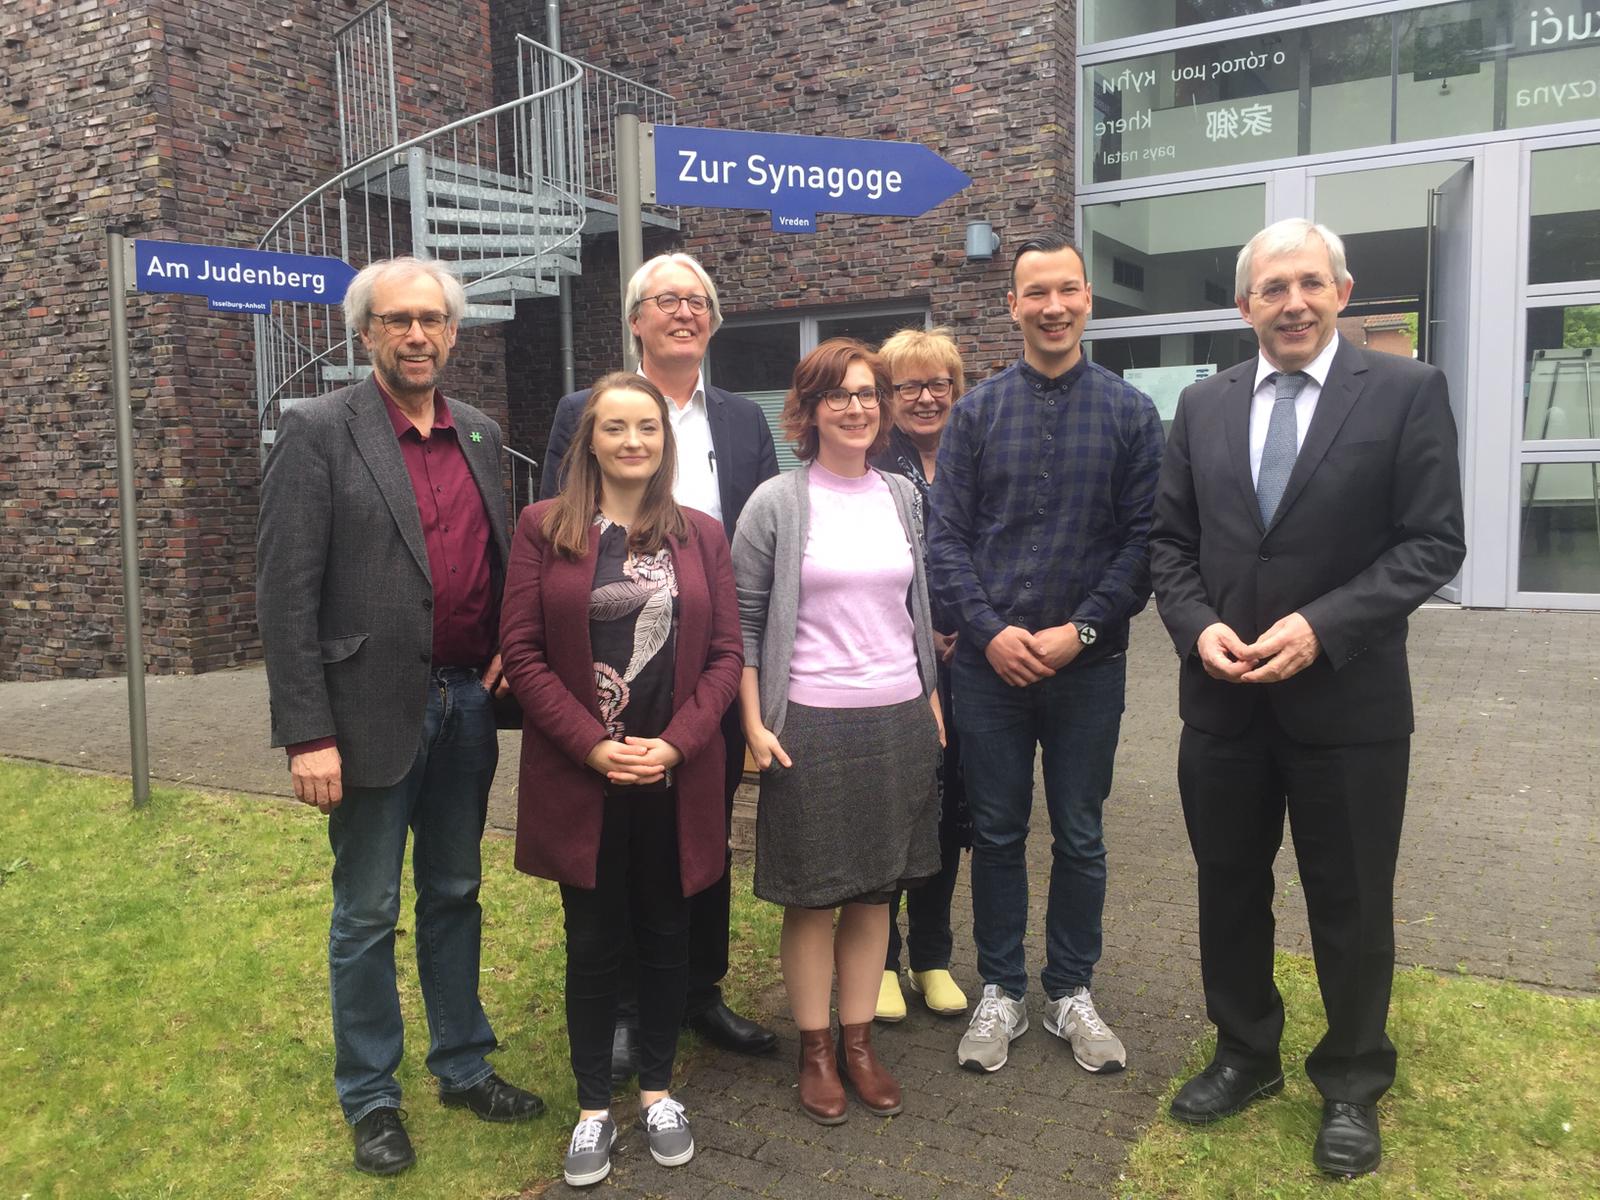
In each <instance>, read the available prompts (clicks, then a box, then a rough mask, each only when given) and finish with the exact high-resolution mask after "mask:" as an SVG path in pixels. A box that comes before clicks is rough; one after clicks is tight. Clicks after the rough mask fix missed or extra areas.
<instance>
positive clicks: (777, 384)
mask: <svg viewBox="0 0 1600 1200" xmlns="http://www.w3.org/2000/svg"><path fill="white" fill-rule="evenodd" d="M908 326H909V327H911V328H922V329H925V328H927V327H928V311H927V309H925V308H892V309H882V308H879V309H870V310H864V311H859V312H829V313H825V314H809V315H799V314H796V315H795V316H792V317H772V316H759V317H748V318H740V317H734V318H731V319H730V320H728V321H727V322H726V323H725V324H724V325H723V326H722V328H721V329H719V330H718V331H717V335H716V337H714V338H712V339H711V347H710V350H709V351H708V353H707V355H706V382H707V383H714V384H716V386H718V387H720V388H725V389H726V390H728V391H730V392H738V393H739V394H740V395H744V396H748V397H750V399H752V400H754V401H755V402H756V403H757V404H759V405H760V406H761V411H762V412H764V413H766V415H767V424H768V425H770V426H771V427H772V440H773V443H774V444H775V445H776V446H777V448H778V469H779V470H782V471H792V470H793V469H794V468H795V467H797V466H799V465H800V460H799V459H797V458H795V456H794V450H793V448H792V447H791V446H790V444H789V440H788V438H787V437H785V436H784V432H783V422H782V421H781V420H780V419H779V418H780V416H781V415H782V413H783V400H784V397H785V396H786V395H788V393H789V384H790V383H791V382H792V380H793V378H794V369H795V367H796V366H798V365H799V362H800V360H801V359H802V358H804V357H805V356H806V355H807V354H809V353H811V351H813V350H815V349H816V348H817V346H819V345H820V344H821V343H823V342H825V341H827V340H828V339H829V338H835V337H852V338H856V339H857V340H859V341H863V342H865V343H867V345H869V346H872V347H873V348H874V349H876V348H877V346H878V345H879V344H880V343H882V342H883V340H884V339H885V338H887V337H888V336H889V335H890V334H892V333H894V332H896V331H897V330H901V329H905V328H907V327H908Z"/></svg>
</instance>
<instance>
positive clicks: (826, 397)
mask: <svg viewBox="0 0 1600 1200" xmlns="http://www.w3.org/2000/svg"><path fill="white" fill-rule="evenodd" d="M818 395H820V396H821V397H822V402H823V403H824V404H826V405H827V406H828V407H829V408H830V409H832V410H833V411H834V412H843V411H844V410H845V409H847V408H849V407H850V401H852V400H854V401H855V402H856V403H857V404H859V405H861V407H862V408H866V409H872V408H877V407H878V401H880V400H882V399H883V393H882V392H880V391H879V390H878V389H877V388H875V387H870V388H862V389H861V390H860V391H859V392H847V391H845V390H844V389H843V388H829V389H828V390H827V391H825V392H819V393H818Z"/></svg>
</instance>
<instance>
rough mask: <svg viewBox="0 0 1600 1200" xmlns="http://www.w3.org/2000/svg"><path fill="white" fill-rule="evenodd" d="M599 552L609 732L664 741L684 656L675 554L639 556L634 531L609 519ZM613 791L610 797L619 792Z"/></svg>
mask: <svg viewBox="0 0 1600 1200" xmlns="http://www.w3.org/2000/svg"><path fill="white" fill-rule="evenodd" d="M595 532H596V536H597V537H598V538H599V554H598V557H597V559H596V562H595V568H594V587H593V590H591V591H590V593H589V643H590V647H591V649H592V651H593V653H594V683H595V690H596V692H597V693H598V694H599V697H600V720H601V722H602V723H603V724H604V725H605V727H606V733H607V734H608V735H609V736H610V737H613V738H615V739H617V740H618V741H621V740H622V739H623V738H624V737H628V736H632V737H660V736H661V734H662V732H663V731H664V730H665V729H666V727H667V723H668V721H670V720H671V719H672V686H673V668H674V665H675V663H676V658H677V629H678V576H677V572H676V570H675V569H674V567H673V563H672V551H671V550H670V549H669V548H668V547H665V546H663V547H662V548H661V549H660V550H659V551H658V552H656V553H655V554H633V553H631V552H630V551H629V549H628V531H627V529H626V527H624V526H622V525H616V524H613V523H612V522H611V521H608V520H607V519H606V518H605V517H600V518H599V519H598V520H597V521H596V522H595ZM671 786H672V773H671V772H670V771H669V772H667V775H666V777H665V778H664V779H662V780H661V781H659V782H657V783H653V784H630V785H628V786H627V787H626V788H623V787H618V788H616V789H615V790H616V791H617V792H619V793H621V792H626V793H627V794H630V795H636V794H638V793H639V792H641V791H665V790H666V789H667V788H669V787H671ZM612 790H613V789H612V787H611V785H609V784H608V785H607V788H606V791H607V792H608V793H610V792H612Z"/></svg>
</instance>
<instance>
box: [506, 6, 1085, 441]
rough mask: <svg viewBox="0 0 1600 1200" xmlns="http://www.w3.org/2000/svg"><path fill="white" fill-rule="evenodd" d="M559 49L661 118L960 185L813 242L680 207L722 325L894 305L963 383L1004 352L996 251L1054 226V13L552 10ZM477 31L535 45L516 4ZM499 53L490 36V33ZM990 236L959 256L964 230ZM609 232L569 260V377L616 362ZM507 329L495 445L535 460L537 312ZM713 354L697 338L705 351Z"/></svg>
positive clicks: (1007, 351)
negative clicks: (910, 152)
mask: <svg viewBox="0 0 1600 1200" xmlns="http://www.w3.org/2000/svg"><path fill="white" fill-rule="evenodd" d="M563 7H564V9H565V14H564V26H563V48H564V49H565V50H566V51H567V52H568V53H570V54H573V55H575V56H577V57H579V58H582V59H585V60H587V61H589V62H593V63H595V64H597V65H599V66H603V67H608V68H610V69H611V70H614V71H617V72H619V73H622V74H625V75H627V76H629V77H630V78H633V79H637V80H640V81H641V82H644V83H648V84H651V85H652V86H655V87H659V88H662V89H664V90H666V91H668V92H670V93H672V95H673V96H675V97H676V98H677V101H678V120H679V122H680V123H682V124H686V125H710V126H723V127H728V128H744V129H754V130H768V131H773V132H790V133H815V134H825V135H830V136H836V137H855V138H882V139H891V140H907V141H917V142H922V143H924V144H925V145H927V146H929V147H931V148H932V149H934V150H935V151H937V152H938V153H939V154H941V155H943V156H944V157H945V158H947V159H949V160H950V161H951V162H953V163H954V164H955V165H956V166H958V167H960V168H961V169H962V170H964V171H966V172H967V173H968V174H969V175H971V176H972V177H973V181H974V182H973V184H972V186H971V187H969V188H968V189H967V190H966V191H964V192H962V193H960V194H959V195H957V196H955V197H953V198H952V199H950V200H948V201H946V202H945V203H944V204H943V205H941V206H940V207H938V208H936V209H935V210H933V211H932V212H931V213H929V214H927V215H925V216H923V217H919V218H866V217H852V216H842V215H824V216H822V217H821V218H820V219H819V232H818V233H816V234H801V235H787V234H779V233H774V232H772V231H771V227H770V221H769V219H768V217H767V216H766V215H765V214H762V213H741V212H735V211H718V210H711V209H698V210H684V211H683V212H682V214H681V215H682V219H683V230H682V236H681V237H654V236H652V237H649V238H647V242H646V247H645V253H646V256H647V257H648V256H649V255H650V254H651V253H655V252H657V251H658V250H661V249H669V248H682V249H685V250H687V251H689V252H690V253H692V254H695V255H696V256H698V257H699V258H700V259H701V260H702V261H703V262H704V263H705V264H706V266H707V268H708V269H709V270H710V271H711V273H712V276H713V278H714V279H716V281H717V285H718V288H719V291H720V293H721V296H722V300H723V305H724V309H725V311H726V312H727V313H728V314H730V315H737V314H741V313H756V312H765V311H770V310H775V309H794V310H806V309H819V310H820V309H822V308H824V307H826V306H828V305H838V304H841V303H848V304H852V305H857V304H871V303H876V302H882V301H891V300H901V299H906V298H912V299H917V300H924V301H926V302H927V304H928V306H929V309H930V311H931V313H932V316H933V319H934V321H935V322H936V323H941V324H947V325H950V326H952V327H953V328H954V329H955V331H956V335H957V338H958V341H959V343H960V345H961V348H962V352H963V355H964V356H965V358H966V360H967V366H968V377H969V379H971V378H981V377H982V376H983V375H985V374H988V373H990V372H991V371H992V370H995V369H998V368H999V367H1002V366H1004V365H1006V364H1007V363H1009V362H1010V361H1011V360H1012V359H1014V358H1015V357H1016V355H1017V354H1018V353H1019V352H1020V349H1021V346H1020V341H1019V339H1018V337H1017V335H1016V333H1015V330H1014V327H1013V326H1012V325H1011V322H1010V319H1009V317H1008V316H1007V314H1006V310H1005V305H1004V298H1005V291H1006V283H1007V276H1008V270H1009V264H1010V252H1011V248H1012V247H1013V246H1015V244H1016V243H1017V241H1019V240H1021V239H1022V238H1024V237H1027V236H1029V235H1031V234H1034V233H1038V232H1042V231H1044V230H1051V229H1054V230H1061V231H1064V232H1069V233H1070V232H1071V221H1072V186H1071V180H1072V169H1073V146H1072V133H1071V130H1072V125H1071V117H1072V92H1073V89H1072V78H1073V66H1072V62H1073V53H1074V49H1073V37H1074V30H1075V25H1074V16H1073V11H1074V10H1073V6H1072V5H1068V4H1058V3H1051V2H1048V0H936V2H933V0H918V2H914V3H913V2H910V0H903V2H900V0H786V2H782V3H780V2H776V0H766V2H763V3H745V4H735V3H723V4H710V5H702V4H700V3H697V2H694V0H661V2H658V3H651V4H645V5H640V4H635V3H622V4H612V3H589V4H582V5H578V4H568V5H564V6H563ZM496 21H497V29H499V30H505V31H509V32H510V33H515V32H518V31H520V32H526V33H529V34H531V35H532V36H535V37H540V38H542V37H543V31H544V24H545V23H544V7H543V5H542V4H539V3H537V2H535V0H517V2H516V3H512V4H506V5H497V16H496ZM497 49H498V50H500V52H501V53H502V54H503V53H504V50H503V41H502V42H497ZM978 219H983V220H988V221H990V222H992V223H993V225H994V228H995V232H996V233H998V234H999V235H1000V237H1001V238H1002V246H1001V249H1000V252H999V254H998V256H997V257H996V259H995V260H994V261H993V262H990V263H981V264H980V263H969V262H967V261H966V259H965V256H964V252H963V241H964V231H965V226H966V223H967V222H968V221H969V220H978ZM615 254H616V250H615V239H614V238H605V239H603V240H600V241H599V242H597V243H595V244H594V245H593V246H592V247H590V248H589V249H588V251H586V254H585V259H584V275H583V276H582V278H581V279H580V280H579V281H578V282H577V284H576V287H575V296H574V309H575V319H576V323H577V326H578V336H577V338H576V344H577V362H578V371H577V374H578V378H579V382H580V384H581V383H583V382H584V381H587V380H591V379H593V378H595V377H596V376H597V375H598V374H600V373H601V372H602V371H604V370H607V369H610V368H612V367H614V366H616V365H618V363H619V345H618V340H617V338H616V336H615V335H614V332H613V331H614V330H615V329H616V318H615V317H614V316H613V314H614V313H615V311H616V305H617V303H618V295H619V292H618V283H617V279H616V267H615V262H616V259H615ZM524 308H525V310H526V311H525V312H524V313H523V314H522V315H521V319H520V320H519V321H518V322H517V323H516V325H515V326H514V327H513V329H512V331H511V333H510V334H509V335H508V348H507V375H508V380H509V387H510V394H511V425H512V438H513V441H514V444H517V445H519V446H520V447H521V448H523V449H524V450H526V451H528V452H530V453H533V454H535V455H536V456H537V455H539V454H541V453H542V451H543V447H544V439H545V437H546V435H547V431H548V421H549V410H550V406H551V405H552V404H553V401H554V398H555V397H556V396H557V395H558V394H559V391H560V375H559V349H558V347H557V346H556V344H555V343H556V336H557V334H556V315H555V304H554V302H553V301H550V302H541V303H539V304H537V305H526V306H524ZM713 345H714V343H713Z"/></svg>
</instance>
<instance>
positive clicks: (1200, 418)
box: [1150, 340, 1466, 745]
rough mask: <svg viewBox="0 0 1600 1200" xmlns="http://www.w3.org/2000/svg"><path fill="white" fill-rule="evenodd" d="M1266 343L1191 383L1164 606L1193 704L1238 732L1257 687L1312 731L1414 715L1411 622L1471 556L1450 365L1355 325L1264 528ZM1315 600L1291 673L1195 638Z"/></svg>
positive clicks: (1165, 500)
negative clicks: (1262, 678) (1386, 348)
mask: <svg viewBox="0 0 1600 1200" xmlns="http://www.w3.org/2000/svg"><path fill="white" fill-rule="evenodd" d="M1255 367H1256V360H1255V359H1253V358H1252V359H1250V360H1248V361H1247V362H1244V363H1241V364H1239V365H1238V366H1236V367H1233V368H1231V369H1230V370H1227V371H1223V372H1221V373H1219V374H1217V375H1214V376H1212V377H1211V378H1210V379H1206V380H1203V381H1201V382H1200V383H1196V384H1193V385H1192V386H1190V387H1188V388H1186V389H1184V392H1183V395H1182V397H1181V398H1180V400H1179V402H1178V411H1177V415H1176V417H1175V418H1174V420H1173V425H1172V436H1171V437H1170V438H1169V439H1168V442H1167V450H1166V457H1165V459H1164V460H1163V462H1162V469H1161V482H1160V485H1159V487H1158V489H1157V493H1156V505H1155V520H1154V524H1153V526H1152V529H1151V535H1150V570H1151V576H1152V579H1153V582H1154V584H1155V593H1156V601H1157V605H1158V608H1159V610H1160V614H1161V619H1162V621H1163V622H1164V623H1165V624H1166V626H1167V630H1168V632H1169V633H1170V634H1171V635H1172V640H1173V644H1174V645H1175V646H1176V647H1177V651H1178V654H1179V656H1180V657H1181V658H1182V660H1183V665H1182V668H1181V675H1180V680H1179V691H1178V703H1179V712H1180V715H1181V716H1182V717H1183V720H1184V721H1185V722H1186V723H1187V724H1189V725H1192V726H1194V727H1195V728H1197V729H1200V730H1203V731H1205V732H1207V733H1212V734H1216V735H1219V736H1223V737H1231V736H1235V735H1237V734H1239V733H1241V732H1242V731H1243V730H1244V729H1245V727H1246V726H1247V725H1248V724H1249V722H1250V720H1251V718H1252V717H1253V716H1254V714H1255V706H1256V705H1257V704H1270V705H1271V706H1272V710H1273V714H1274V716H1275V717H1276V718H1277V720H1278V722H1279V724H1280V726H1281V727H1282V728H1283V729H1284V731H1285V732H1287V733H1288V734H1289V735H1290V736H1291V737H1294V738H1296V739H1298V740H1300V741H1304V742H1310V743H1314V744H1323V745H1339V744H1346V743H1359V742H1368V741H1381V740H1384V739H1387V738H1395V737H1401V736H1404V735H1406V734H1408V733H1410V732H1411V729H1412V723H1413V722H1412V708H1411V679H1410V674H1409V670H1408V667H1407V663H1406V621H1407V618H1408V617H1409V616H1410V614H1411V613H1412V612H1413V611H1415V610H1416V608H1417V607H1418V606H1419V605H1421V604H1422V603H1423V602H1424V601H1425V600H1427V599H1428V597H1430V596H1431V595H1433V593H1434V592H1436V591H1437V590H1438V589H1439V588H1440V587H1442V586H1443V585H1444V584H1446V583H1448V582H1449V581H1450V579H1451V578H1453V577H1454V575H1455V573H1456V571H1457V570H1458V569H1459V567H1460V566H1461V562H1462V559H1463V558H1464V557H1465V555H1466V543H1465V541H1464V539H1463V535H1462V524H1463V523H1462V510H1461V477H1460V469H1459V466H1458V464H1457V459H1456V428H1455V421H1454V419H1453V418H1452V417H1451V414H1450V402H1449V394H1448V391H1447V388H1446V384H1445V378H1444V375H1443V374H1442V373H1441V372H1440V371H1439V370H1438V369H1436V368H1434V367H1430V366H1428V365H1426V364H1424V363H1419V362H1415V361H1413V360H1411V359H1403V358H1397V357H1394V356H1392V355H1387V354H1377V353H1369V352H1367V351H1365V350H1360V349H1358V348H1356V347H1355V346H1352V345H1350V344H1349V343H1347V342H1344V341H1343V340H1341V342H1340V345H1339V349H1338V351H1337V352H1336V353H1335V355H1334V359H1333V364H1332V367H1331V369H1330V371H1329V374H1328V381H1327V384H1326V386H1325V387H1324V388H1323V389H1322V394H1321V395H1320V397H1319V398H1318V400H1317V407H1316V413H1315V415H1314V416H1313V417H1312V419H1311V425H1310V428H1309V429H1308V430H1307V431H1306V437H1305V441H1304V443H1303V444H1302V446H1301V449H1300V454H1299V456H1298V457H1297V458H1296V460H1295V465H1294V470H1293V472H1292V474H1291V475H1290V477H1289V483H1288V487H1287V489H1286V490H1285V492H1284V494H1283V500H1282V501H1281V503H1280V504H1279V506H1278V511H1277V513H1276V514H1275V515H1274V517H1273V522H1272V525H1271V527H1270V528H1266V529H1264V528H1263V527H1262V523H1261V515H1260V511H1259V508H1258V506H1257V503H1256V492H1255V484H1254V483H1253V482H1252V480H1251V477H1250V401H1251V394H1252V392H1253V391H1254V387H1255ZM1296 611H1298V612H1299V613H1300V614H1301V615H1302V616H1304V617H1305V618H1306V620H1307V621H1308V622H1309V623H1310V625H1311V628H1312V629H1313V630H1314V631H1315V632H1316V635H1317V638H1318V640H1319V641H1320V642H1321V644H1322V653H1321V654H1320V655H1319V656H1318V657H1317V659H1316V661H1315V662H1313V663H1312V664H1311V665H1310V666H1309V667H1307V668H1306V669H1305V670H1304V671H1301V672H1300V673H1299V674H1298V675H1295V676H1292V677H1291V678H1289V679H1286V680H1284V681H1283V682H1281V683H1275V684H1264V685H1263V684H1235V683H1224V682H1222V681H1220V680H1216V679H1213V678H1212V677H1211V676H1209V675H1207V674H1206V672H1205V669H1204V668H1203V667H1202V666H1201V665H1200V659H1199V656H1198V655H1197V654H1196V653H1195V642H1196V640H1197V639H1198V638H1199V636H1200V633H1201V631H1202V630H1204V629H1205V628H1206V627H1207V626H1208V625H1211V624H1213V623H1214V622H1217V621H1222V622H1224V623H1225V624H1227V625H1228V626H1229V627H1230V628H1232V629H1233V631H1234V632H1235V633H1237V634H1238V635H1239V636H1240V637H1241V638H1242V639H1244V640H1245V641H1246V642H1251V641H1254V640H1255V639H1256V637H1257V636H1259V635H1260V634H1261V633H1262V632H1263V631H1265V630H1266V629H1267V628H1268V627H1269V626H1270V625H1272V624H1273V622H1275V621H1277V620H1278V619H1279V618H1281V617H1284V616H1287V615H1288V614H1289V613H1291V612H1296Z"/></svg>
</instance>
